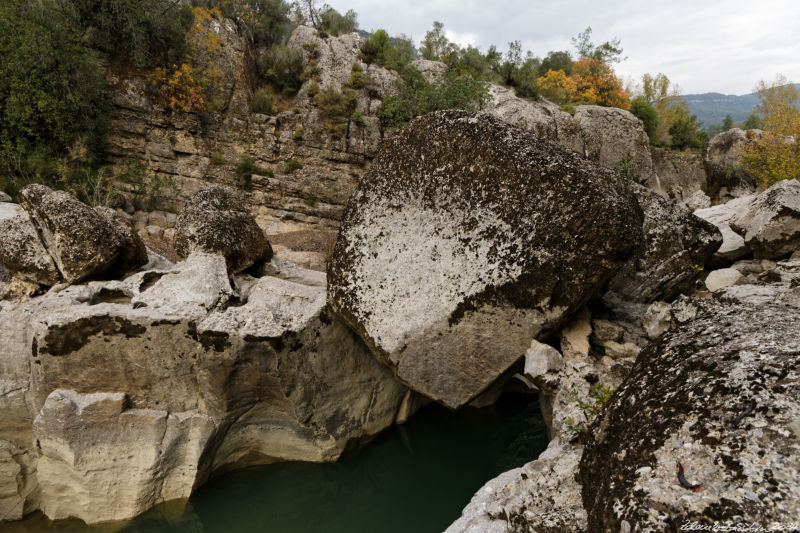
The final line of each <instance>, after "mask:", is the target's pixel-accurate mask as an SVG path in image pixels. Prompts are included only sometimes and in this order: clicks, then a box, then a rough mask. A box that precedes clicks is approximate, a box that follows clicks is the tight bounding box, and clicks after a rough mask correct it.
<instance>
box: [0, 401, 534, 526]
mask: <svg viewBox="0 0 800 533" xmlns="http://www.w3.org/2000/svg"><path fill="white" fill-rule="evenodd" d="M546 447H547V436H546V428H545V425H544V421H543V419H542V415H541V411H540V409H539V404H538V402H537V401H536V399H535V398H534V397H533V396H523V395H516V394H506V395H504V396H503V397H501V398H500V401H499V402H498V403H497V404H495V405H494V406H492V407H488V408H483V409H474V408H465V409H461V410H460V411H458V412H452V411H449V410H447V409H445V408H443V407H441V406H438V405H429V406H427V407H425V408H423V409H422V410H420V412H419V413H417V414H416V415H415V416H414V417H412V418H411V420H410V421H409V422H407V423H406V424H405V425H402V426H395V427H393V428H391V429H390V430H388V431H386V432H384V433H383V434H381V435H380V436H379V437H378V438H376V439H375V440H374V441H372V442H371V443H370V444H368V445H367V446H365V447H364V448H362V449H360V450H358V451H355V452H353V453H351V454H349V455H347V456H345V457H344V458H342V459H341V460H340V461H339V462H338V463H334V464H314V463H281V464H276V465H268V466H262V467H252V468H247V469H244V470H239V471H235V472H231V473H228V474H226V475H223V476H220V477H218V478H216V479H213V480H212V481H210V482H209V483H207V484H206V485H204V486H203V487H201V488H200V489H199V490H198V491H197V493H196V494H195V495H193V496H192V497H191V498H190V499H189V501H188V503H187V502H180V503H177V502H173V503H166V504H163V505H160V506H158V507H156V508H154V509H152V510H151V511H148V512H147V513H145V514H144V515H141V516H139V517H137V518H135V519H133V520H131V521H129V522H125V523H118V524H108V525H104V526H96V527H91V528H90V527H87V526H85V525H83V523H82V522H77V521H59V522H50V521H48V520H45V519H44V518H43V517H42V516H41V515H40V514H37V515H34V516H31V517H29V518H28V519H26V520H25V521H23V522H18V523H16V524H14V525H9V524H5V526H6V527H9V526H10V527H9V532H10V533H23V532H24V533H44V532H53V531H58V532H69V533H72V532H75V533H106V532H111V531H116V532H120V533H123V532H124V533H377V532H380V533H401V532H402V533H440V532H441V531H443V530H444V529H445V528H447V526H448V525H449V524H450V523H452V522H453V521H454V520H455V519H456V518H458V517H459V516H460V514H461V510H462V509H463V508H464V506H465V505H466V504H467V503H468V502H469V500H470V498H471V497H472V495H473V494H474V493H475V491H476V490H477V489H479V488H480V487H481V486H482V485H483V484H484V483H485V482H487V481H488V480H489V479H491V478H493V477H495V476H496V475H497V474H499V473H501V472H504V471H506V470H509V469H511V468H515V467H517V466H521V465H522V464H524V463H526V462H528V461H530V460H532V459H535V458H536V456H538V455H539V453H541V452H542V451H543V450H544V449H545V448H546Z"/></svg>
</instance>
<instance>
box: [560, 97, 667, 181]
mask: <svg viewBox="0 0 800 533" xmlns="http://www.w3.org/2000/svg"><path fill="white" fill-rule="evenodd" d="M575 121H576V122H577V123H578V125H579V127H580V129H581V134H582V136H583V145H584V146H583V150H584V155H585V156H586V158H587V159H589V160H591V161H595V162H597V163H598V164H599V165H601V166H604V167H606V168H610V169H616V168H617V167H618V165H619V164H620V163H622V162H623V161H624V160H625V159H626V158H628V157H630V160H631V164H632V165H633V167H632V168H633V172H634V175H635V178H636V181H638V182H639V183H646V182H648V183H649V182H650V181H652V180H654V179H655V176H656V173H655V169H654V168H653V160H652V158H651V155H650V139H649V138H648V137H647V133H646V132H645V131H644V127H643V126H642V122H641V121H640V120H639V119H638V118H636V117H635V116H633V114H631V113H630V112H629V111H625V110H624V109H618V108H616V107H601V106H594V105H580V106H578V107H577V108H576V111H575Z"/></svg>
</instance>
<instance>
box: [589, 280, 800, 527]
mask: <svg viewBox="0 0 800 533" xmlns="http://www.w3.org/2000/svg"><path fill="white" fill-rule="evenodd" d="M741 287H745V286H739V287H736V288H737V289H738V288H741ZM695 305H696V307H698V309H699V311H698V313H697V316H696V318H694V319H693V320H689V321H687V322H685V323H684V324H682V325H679V326H678V327H677V328H676V329H674V330H671V331H669V332H667V333H665V334H664V336H663V337H661V339H660V340H659V341H658V342H656V343H654V344H652V345H650V346H648V347H647V348H646V349H645V350H644V351H643V352H642V353H641V355H640V356H639V358H638V360H637V363H636V365H635V366H634V368H633V369H632V371H631V373H630V374H629V375H628V377H627V378H626V380H625V382H624V383H623V384H622V385H621V386H620V387H619V388H618V389H617V392H616V394H615V395H614V397H613V399H612V401H611V403H610V404H609V405H608V407H607V408H606V409H605V411H604V413H603V414H602V416H601V418H600V419H599V420H598V422H597V423H596V424H595V426H594V427H595V428H596V431H595V433H594V440H593V441H592V442H591V443H590V444H589V445H588V446H587V448H586V450H585V451H584V454H583V458H582V461H581V466H580V480H581V483H582V485H583V502H584V506H585V508H586V510H587V513H588V530H589V531H619V530H621V528H624V527H626V526H625V525H624V522H627V524H628V527H633V528H634V530H636V531H649V530H676V529H678V528H679V527H680V525H681V524H684V523H686V522H687V521H690V522H693V521H697V522H699V523H700V524H701V525H709V526H713V525H714V523H715V522H717V523H720V524H729V525H736V524H747V525H749V524H756V525H760V526H763V527H766V528H769V527H770V526H772V525H774V524H787V523H791V522H793V521H795V520H796V519H797V517H798V516H799V515H800V508H799V507H798V501H799V500H798V499H797V497H796V496H797V491H798V479H800V461H799V460H798V457H800V455H798V452H800V427H798V425H797V420H798V419H800V389H799V388H798V383H799V382H800V374H798V367H797V360H798V355H800V340H799V339H800V322H798V320H797V317H798V316H799V315H798V313H800V307H797V305H793V304H791V303H790V302H783V303H782V304H780V303H774V302H763V303H761V304H759V305H754V304H752V303H738V304H733V303H716V302H709V301H707V300H706V301H702V300H697V301H696V302H695ZM678 465H680V466H682V467H683V469H684V477H685V480H686V481H687V483H685V484H684V485H682V484H681V481H680V480H679V477H678V475H677V473H676V470H677V468H678ZM694 484H696V485H698V486H699V487H702V491H701V490H699V489H696V490H691V485H694ZM686 485H690V486H689V487H687V486H686Z"/></svg>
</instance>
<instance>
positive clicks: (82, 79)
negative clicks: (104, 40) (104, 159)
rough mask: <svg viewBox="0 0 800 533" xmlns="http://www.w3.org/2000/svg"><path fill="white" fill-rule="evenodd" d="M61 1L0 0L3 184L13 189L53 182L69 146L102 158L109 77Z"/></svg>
mask: <svg viewBox="0 0 800 533" xmlns="http://www.w3.org/2000/svg"><path fill="white" fill-rule="evenodd" d="M61 7H62V6H60V5H58V4H57V2H55V1H53V0H39V1H37V2H30V1H28V0H6V1H4V2H2V3H0V182H3V183H2V184H0V186H2V188H6V189H7V190H9V191H11V192H15V189H16V188H18V187H19V186H20V185H21V184H23V183H24V182H25V181H30V180H33V179H36V180H38V181H44V182H48V183H50V184H51V185H53V184H54V183H52V180H57V179H59V172H58V168H57V166H58V164H57V163H58V162H59V160H61V159H62V158H66V157H67V156H68V153H69V151H70V150H71V149H72V150H73V152H74V153H76V154H77V153H80V155H79V156H77V155H76V156H75V157H74V158H72V159H74V160H78V159H80V160H81V162H85V163H86V164H88V165H95V164H97V163H99V162H100V158H101V154H102V148H103V123H104V114H105V111H106V109H107V108H108V102H107V98H106V96H105V87H106V82H105V79H104V77H103V75H102V73H101V71H100V68H99V65H98V63H97V61H96V60H95V58H94V56H93V54H91V53H90V51H89V50H87V49H86V47H85V46H84V45H83V44H82V42H81V38H82V35H81V34H80V33H75V32H73V31H72V30H73V29H74V27H73V26H71V25H70V24H69V22H68V21H67V20H65V18H64V17H65V16H64V13H63V11H62V9H61ZM62 177H63V176H62ZM61 186H66V184H62V185H61Z"/></svg>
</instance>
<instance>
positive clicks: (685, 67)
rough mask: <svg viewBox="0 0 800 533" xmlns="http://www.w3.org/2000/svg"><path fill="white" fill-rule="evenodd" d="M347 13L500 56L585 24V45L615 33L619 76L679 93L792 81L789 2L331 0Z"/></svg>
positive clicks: (559, 42) (799, 71)
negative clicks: (435, 31) (670, 85)
mask: <svg viewBox="0 0 800 533" xmlns="http://www.w3.org/2000/svg"><path fill="white" fill-rule="evenodd" d="M330 3H331V4H332V5H333V6H334V7H335V8H336V9H338V10H340V11H346V10H347V9H351V8H352V9H355V10H356V12H358V14H359V21H360V23H361V27H362V28H364V29H366V30H371V29H378V28H385V29H386V30H387V31H389V33H390V34H400V33H404V34H406V35H409V36H411V37H412V38H413V39H414V41H415V42H416V43H419V41H420V40H421V39H422V38H423V37H424V35H425V32H426V31H428V30H429V29H430V28H431V26H432V24H433V21H434V20H439V21H441V22H443V23H444V25H445V30H446V32H447V36H448V38H450V39H451V40H452V41H454V42H457V43H459V44H461V45H467V44H471V45H473V46H479V47H480V48H481V49H483V50H486V49H487V48H488V46H489V45H491V44H495V45H497V46H498V48H500V49H501V50H503V49H505V48H506V47H507V45H508V42H509V41H513V40H519V41H522V44H523V48H527V49H531V50H533V52H534V53H535V54H536V55H538V56H544V55H545V54H547V52H548V51H550V50H564V49H571V48H572V45H571V42H570V39H571V38H572V37H573V36H575V35H577V34H578V33H579V32H580V31H582V30H583V29H584V28H585V27H586V26H589V25H591V26H592V29H593V30H594V32H593V36H594V40H595V42H602V41H605V40H609V39H612V38H614V37H618V38H619V39H620V40H621V41H622V47H623V49H624V50H625V54H624V55H625V56H626V57H627V58H628V59H627V60H626V61H624V62H622V63H621V64H619V65H617V71H618V73H619V74H620V75H621V76H625V77H632V78H634V79H639V78H641V75H642V74H644V73H645V72H651V73H655V72H663V73H664V74H666V75H667V76H669V78H670V79H671V80H673V81H675V82H677V83H678V84H679V85H680V86H681V87H682V88H683V90H684V91H685V92H687V93H697V92H709V91H717V92H723V93H731V94H743V93H747V92H750V91H751V90H752V88H753V86H755V84H756V83H757V82H758V81H759V80H761V79H772V78H774V77H775V75H776V74H777V73H779V72H780V73H783V74H784V75H786V76H787V77H788V78H790V79H792V80H793V81H796V82H800V60H799V59H798V58H800V39H798V38H797V36H798V30H797V28H798V26H799V25H800V2H798V1H797V0H769V1H764V2H753V1H752V0H719V1H716V2H708V1H706V2H703V1H702V0H699V1H698V0H673V1H671V2H669V3H668V2H652V1H647V0H621V1H619V0H618V1H607V2H596V1H595V0H566V1H554V0H549V1H547V2H544V1H541V0H534V1H525V0H494V1H485V0H483V1H481V0H428V1H424V0H394V2H391V3H387V2H374V1H369V0H333V1H331V2H330Z"/></svg>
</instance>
